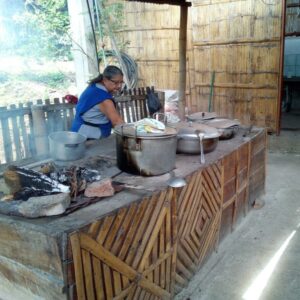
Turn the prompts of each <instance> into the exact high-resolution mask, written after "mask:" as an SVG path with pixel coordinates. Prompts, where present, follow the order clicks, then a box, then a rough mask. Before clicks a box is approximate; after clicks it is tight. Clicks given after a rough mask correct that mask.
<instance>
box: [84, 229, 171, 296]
mask: <svg viewBox="0 0 300 300" xmlns="http://www.w3.org/2000/svg"><path fill="white" fill-rule="evenodd" d="M79 239H80V246H81V247H82V248H83V249H85V250H87V251H89V252H91V253H92V254H93V255H95V256H96V257H98V258H99V259H101V261H103V262H104V263H105V264H108V265H109V266H110V267H111V268H113V269H114V270H116V271H118V272H119V273H121V274H123V275H124V276H127V277H128V278H129V279H130V280H132V281H134V280H137V277H138V278H139V279H138V282H139V285H140V286H141V287H143V288H145V289H147V290H148V291H150V292H152V293H153V294H155V295H157V296H158V297H162V298H163V299H165V298H167V299H169V297H170V294H169V293H168V292H166V291H165V290H163V289H162V288H160V287H159V286H157V285H155V284H153V283H152V282H149V281H148V280H146V279H145V278H143V277H141V278H140V276H139V275H138V273H137V272H136V271H135V270H134V269H133V268H131V267H130V266H128V265H127V264H126V263H124V262H123V261H121V260H120V259H119V258H117V257H115V256H114V255H112V254H111V253H110V252H109V251H108V250H106V249H105V248H104V247H103V246H102V245H100V244H98V243H97V242H96V241H94V240H93V239H91V238H90V237H89V236H87V235H86V234H84V233H80V237H79ZM104 273H105V272H104ZM107 280H108V279H107V278H106V280H105V284H107V282H106V281H107ZM106 292H107V291H106Z"/></svg>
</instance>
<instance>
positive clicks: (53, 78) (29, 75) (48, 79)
mask: <svg viewBox="0 0 300 300" xmlns="http://www.w3.org/2000/svg"><path fill="white" fill-rule="evenodd" d="M17 79H18V80H19V81H33V82H37V83H43V84H45V85H47V86H48V87H50V88H56V87H58V86H59V87H63V86H64V85H65V84H66V83H67V77H66V75H65V74H63V73H61V72H44V73H33V72H24V73H22V74H20V75H18V76H17Z"/></svg>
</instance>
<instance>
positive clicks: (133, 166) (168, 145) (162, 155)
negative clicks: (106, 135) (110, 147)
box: [115, 125, 177, 176]
mask: <svg viewBox="0 0 300 300" xmlns="http://www.w3.org/2000/svg"><path fill="white" fill-rule="evenodd" d="M115 133H116V147H117V165H118V168H119V169H120V170H122V171H125V172H128V173H132V174H137V175H143V176H153V175H161V174H164V173H167V172H170V171H171V170H173V169H174V167H175V160H176V144H177V138H176V134H177V131H176V130H175V129H174V128H169V127H166V130H165V131H164V133H137V131H136V128H134V127H129V126H126V125H119V126H116V127H115Z"/></svg>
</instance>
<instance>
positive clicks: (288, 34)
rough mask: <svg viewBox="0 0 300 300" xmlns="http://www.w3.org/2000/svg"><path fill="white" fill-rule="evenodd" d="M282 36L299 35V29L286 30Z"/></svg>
mask: <svg viewBox="0 0 300 300" xmlns="http://www.w3.org/2000/svg"><path fill="white" fill-rule="evenodd" d="M284 36H300V31H294V32H287V33H285V35H284Z"/></svg>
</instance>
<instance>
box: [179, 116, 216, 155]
mask: <svg viewBox="0 0 300 300" xmlns="http://www.w3.org/2000/svg"><path fill="white" fill-rule="evenodd" d="M175 126H176V125H175ZM176 128H177V130H178V133H177V153H185V154H200V150H201V148H200V139H199V132H201V133H203V134H204V136H203V140H202V144H203V151H204V153H208V152H211V151H213V150H215V148H216V147H217V145H218V142H219V136H220V133H219V132H218V131H217V130H216V129H215V128H213V127H210V126H207V125H204V124H198V123H194V122H188V123H187V122H180V123H177V126H176Z"/></svg>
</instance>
